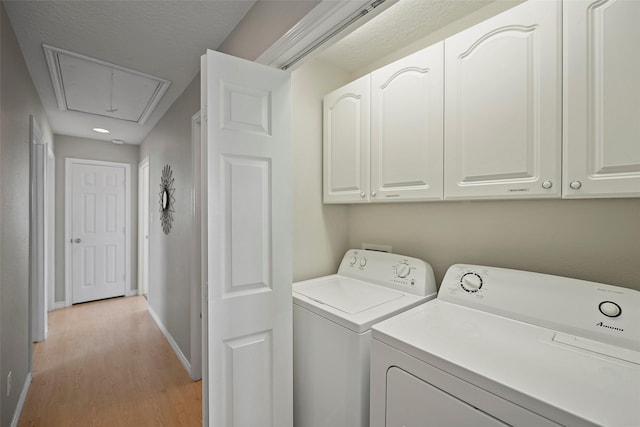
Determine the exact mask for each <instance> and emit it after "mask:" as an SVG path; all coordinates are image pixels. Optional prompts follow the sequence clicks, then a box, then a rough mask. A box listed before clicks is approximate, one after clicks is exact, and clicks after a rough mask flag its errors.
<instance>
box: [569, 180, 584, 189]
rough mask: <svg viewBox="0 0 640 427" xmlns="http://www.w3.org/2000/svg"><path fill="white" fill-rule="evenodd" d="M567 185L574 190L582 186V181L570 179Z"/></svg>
mask: <svg viewBox="0 0 640 427" xmlns="http://www.w3.org/2000/svg"><path fill="white" fill-rule="evenodd" d="M569 187H571V188H572V189H574V190H577V189H578V188H580V187H582V183H581V182H580V181H571V183H570V184H569Z"/></svg>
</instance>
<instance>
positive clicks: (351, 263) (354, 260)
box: [349, 255, 358, 265]
mask: <svg viewBox="0 0 640 427" xmlns="http://www.w3.org/2000/svg"><path fill="white" fill-rule="evenodd" d="M356 262H358V258H356V257H355V255H354V256H352V257H351V259H350V260H349V264H350V265H356Z"/></svg>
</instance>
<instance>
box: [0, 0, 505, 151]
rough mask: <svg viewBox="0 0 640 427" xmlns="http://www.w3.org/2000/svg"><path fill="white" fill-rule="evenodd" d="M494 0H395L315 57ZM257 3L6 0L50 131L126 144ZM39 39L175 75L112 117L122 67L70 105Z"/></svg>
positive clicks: (389, 39) (357, 50) (368, 49)
mask: <svg viewBox="0 0 640 427" xmlns="http://www.w3.org/2000/svg"><path fill="white" fill-rule="evenodd" d="M287 1H303V0H287ZM493 1H494V0H399V1H398V2H397V3H396V4H394V5H392V6H391V7H389V8H388V9H387V10H385V11H384V12H382V13H381V14H379V15H378V16H375V17H374V18H372V19H371V20H370V21H369V22H367V23H366V24H364V25H362V26H361V27H360V28H358V29H356V30H355V31H354V32H352V33H351V34H349V35H347V36H346V37H344V38H343V39H341V40H340V41H338V42H336V43H334V44H333V45H332V46H331V47H329V48H327V49H325V50H324V51H323V52H322V53H320V54H319V55H318V57H319V58H320V59H321V60H324V61H327V62H330V63H333V64H335V65H337V66H338V67H340V68H343V69H345V70H347V71H350V72H356V71H358V70H360V69H362V68H363V67H365V66H367V65H370V64H373V63H374V62H375V61H376V60H379V59H380V58H381V57H383V56H386V55H389V54H391V53H393V52H394V51H397V50H398V49H401V48H402V47H404V46H406V45H408V44H409V43H411V42H413V41H416V40H418V39H420V38H422V37H424V36H426V35H428V34H431V33H433V32H434V31H436V30H438V29H439V28H442V27H444V26H446V25H447V24H449V23H451V22H453V21H455V20H457V19H460V18H462V17H464V16H466V15H468V14H470V13H472V12H473V11H475V10H478V9H480V8H482V7H484V6H486V5H487V4H489V3H492V2H493ZM500 1H503V0H500ZM254 3H255V0H195V1H191V0H171V1H164V0H91V1H89V0H85V1H64V0H55V1H41V0H33V1H32V0H4V1H3V4H4V6H5V9H6V11H7V14H8V16H9V19H10V20H11V23H12V25H13V28H14V31H15V32H16V35H17V38H18V42H19V43H20V47H21V49H22V52H23V54H24V56H25V59H26V62H27V67H28V69H29V72H30V74H31V77H32V79H33V81H34V84H35V86H36V89H37V91H38V93H39V95H40V98H41V99H42V103H43V105H44V107H45V110H46V113H47V116H48V118H49V121H50V123H51V126H52V128H53V131H54V133H56V134H62V135H71V136H78V137H85V138H91V139H102V140H107V141H110V140H113V139H117V140H122V141H124V142H125V143H128V144H140V143H141V142H142V140H143V139H144V138H145V137H146V135H147V134H148V133H149V131H150V130H151V129H152V128H153V127H154V126H155V124H156V123H157V122H158V120H159V119H160V118H161V117H162V116H163V115H164V113H165V112H166V111H167V109H168V108H169V107H170V106H171V104H172V103H173V102H174V101H175V99H176V98H177V97H178V96H179V95H180V94H181V93H182V92H183V91H184V89H185V88H186V87H187V85H188V84H189V83H190V82H191V81H192V80H193V78H194V77H195V76H196V75H197V73H198V71H199V69H200V59H199V58H200V56H201V55H202V54H203V53H204V52H205V50H206V49H216V48H218V46H219V45H220V44H221V43H222V42H223V41H224V40H225V38H226V37H227V36H228V35H229V33H230V32H231V31H232V30H233V29H234V28H235V27H236V25H237V24H238V23H239V22H240V20H241V19H242V18H243V17H244V16H245V14H246V13H247V12H248V11H249V9H250V8H251V7H252V6H253V5H254ZM43 44H46V45H49V46H52V47H54V48H58V49H62V50H64V51H70V52H72V53H73V54H78V55H81V56H87V57H90V58H93V59H95V60H97V61H98V62H99V63H108V64H107V65H108V67H111V65H109V64H113V66H114V67H116V70H117V69H118V68H117V67H120V69H125V68H126V69H129V70H132V71H134V72H137V73H141V74H144V75H150V76H152V77H155V78H158V79H159V80H161V81H165V80H166V81H169V82H170V85H169V87H168V89H167V90H166V92H165V93H164V95H162V97H161V98H160V100H159V102H158V104H157V107H156V108H155V110H153V111H152V112H151V113H150V114H149V115H148V117H144V120H138V121H137V122H136V121H133V120H118V119H116V118H113V117H118V115H119V114H121V113H123V112H124V110H125V109H126V106H125V105H123V104H119V103H118V102H117V101H116V103H115V104H114V103H113V100H116V99H117V98H118V97H119V96H121V94H123V93H124V92H126V89H123V88H122V87H121V88H119V90H118V88H117V87H116V86H117V82H118V81H119V79H118V76H119V75H118V74H117V73H116V74H115V79H114V74H113V73H114V72H113V71H110V68H108V67H107V68H106V69H104V70H95V71H96V73H97V74H95V75H100V76H103V80H104V81H103V82H102V83H101V84H100V85H96V86H100V88H98V89H96V88H94V89H95V90H94V93H100V94H102V98H104V100H101V101H100V102H99V103H97V104H98V105H95V104H96V103H95V102H93V101H94V100H92V99H91V95H87V96H85V97H84V99H83V98H82V92H84V90H80V91H78V90H76V95H78V94H79V95H80V99H79V100H78V102H77V103H74V104H73V105H86V106H87V107H88V108H87V110H88V111H93V112H94V114H88V113H82V112H77V111H72V110H74V108H67V109H66V110H65V108H64V107H65V106H67V107H68V105H66V104H68V102H66V103H65V102H62V101H59V99H58V100H57V99H56V89H54V85H53V84H52V77H51V75H50V74H49V68H48V66H47V60H46V58H45V54H44V51H43ZM94 68H95V67H94ZM109 77H110V78H111V80H109ZM53 80H54V81H55V80H56V79H55V78H54V79H53ZM84 80H85V83H86V82H87V81H89V82H90V81H92V78H91V77H87V76H84ZM113 82H115V83H116V86H113V85H114V83H113ZM65 86H66V84H65ZM112 88H113V89H112ZM76 89H77V88H76ZM57 90H58V92H60V90H59V88H58V89H57ZM110 92H113V93H110ZM58 94H59V93H58ZM106 94H109V95H110V96H109V98H112V99H108V97H107V96H106ZM135 97H136V96H134V95H131V96H129V98H130V99H133V98H135ZM59 98H60V97H59ZM105 100H106V101H105ZM105 102H106V106H105ZM143 103H144V102H143ZM61 106H62V109H61ZM114 109H117V110H119V111H118V112H114V113H113V114H106V115H105V114H104V112H100V111H101V110H105V111H107V112H109V111H110V110H114ZM99 110H100V111H99ZM96 111H99V112H98V114H95V113H96ZM132 114H133V113H132ZM109 115H111V116H113V117H108V116H109ZM133 115H134V116H135V114H133ZM134 118H135V117H134ZM95 127H100V128H105V129H109V130H110V131H111V133H109V134H107V135H102V134H98V133H96V132H94V131H93V130H92V129H93V128H95Z"/></svg>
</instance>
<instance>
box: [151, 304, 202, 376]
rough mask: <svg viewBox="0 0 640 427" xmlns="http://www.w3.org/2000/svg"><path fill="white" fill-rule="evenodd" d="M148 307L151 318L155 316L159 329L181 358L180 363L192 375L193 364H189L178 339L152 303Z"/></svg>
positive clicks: (179, 358)
mask: <svg viewBox="0 0 640 427" xmlns="http://www.w3.org/2000/svg"><path fill="white" fill-rule="evenodd" d="M147 309H148V310H149V314H150V315H151V318H153V320H154V321H155V322H156V325H158V329H160V332H162V335H164V337H165V338H166V339H167V342H169V345H170V346H171V348H172V349H173V352H174V353H175V354H176V356H178V360H180V363H182V366H184V369H186V370H187V373H188V374H189V375H191V365H190V364H189V360H187V358H186V357H185V355H184V353H182V350H180V347H179V346H178V343H176V341H175V340H174V339H173V337H172V336H171V334H170V333H169V331H168V330H167V328H166V327H165V326H164V324H163V323H162V320H160V317H158V315H157V314H156V312H155V311H153V308H151V305H150V304H147Z"/></svg>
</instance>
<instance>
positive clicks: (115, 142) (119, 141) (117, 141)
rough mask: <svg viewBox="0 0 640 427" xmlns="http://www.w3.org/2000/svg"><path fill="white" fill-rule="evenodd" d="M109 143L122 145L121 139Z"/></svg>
mask: <svg viewBox="0 0 640 427" xmlns="http://www.w3.org/2000/svg"><path fill="white" fill-rule="evenodd" d="M111 142H113V143H114V144H124V141H123V140H121V139H112V140H111Z"/></svg>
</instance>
